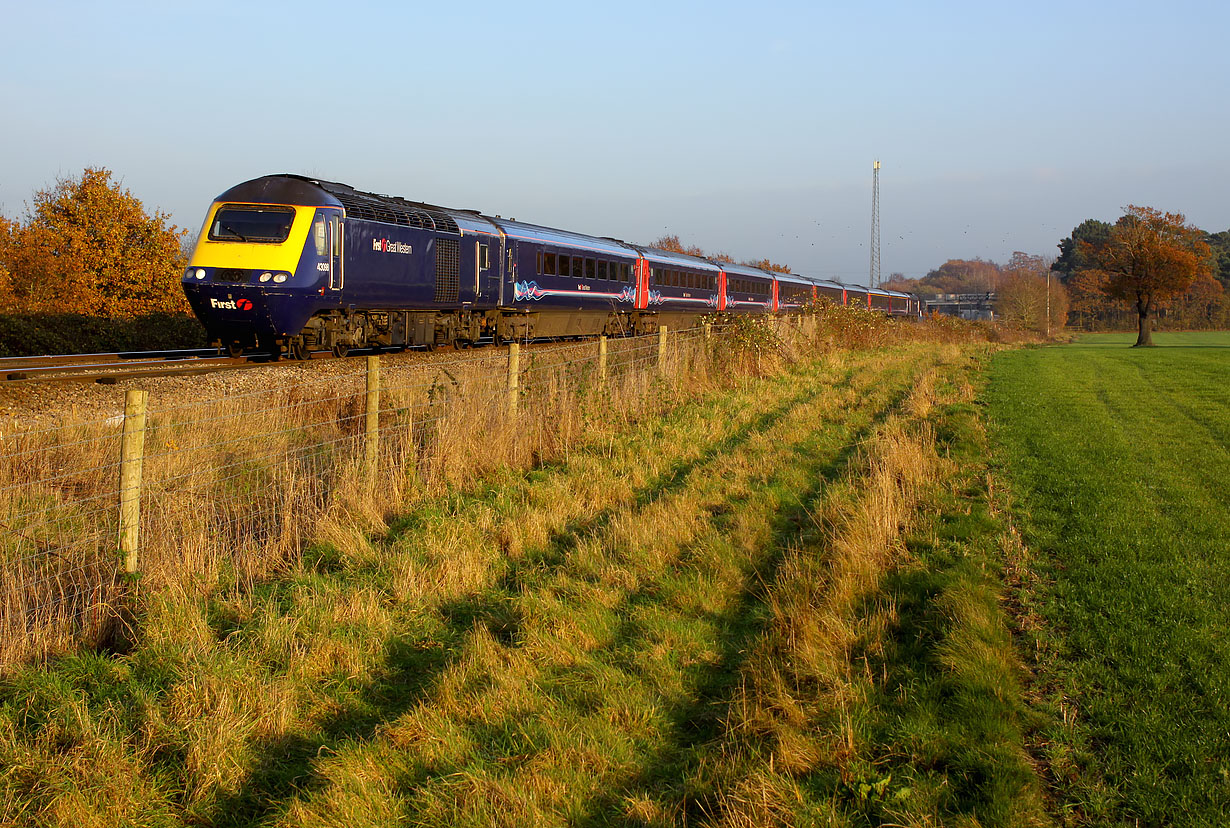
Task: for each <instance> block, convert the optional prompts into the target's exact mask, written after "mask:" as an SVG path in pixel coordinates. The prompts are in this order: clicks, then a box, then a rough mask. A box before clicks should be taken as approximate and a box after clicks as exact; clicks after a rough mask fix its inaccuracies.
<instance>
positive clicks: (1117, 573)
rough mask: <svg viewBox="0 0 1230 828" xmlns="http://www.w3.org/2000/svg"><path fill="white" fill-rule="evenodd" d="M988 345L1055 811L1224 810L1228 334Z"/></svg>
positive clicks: (1137, 816) (1229, 659) (1188, 818)
mask: <svg viewBox="0 0 1230 828" xmlns="http://www.w3.org/2000/svg"><path fill="white" fill-rule="evenodd" d="M1155 339H1156V342H1157V345H1158V346H1159V347H1157V348H1153V349H1131V348H1128V347H1126V346H1127V345H1129V344H1130V343H1131V342H1132V341H1133V337H1131V336H1127V335H1105V336H1087V337H1083V338H1081V339H1080V340H1079V341H1078V342H1077V343H1075V344H1073V345H1070V346H1065V347H1053V348H1042V349H1029V350H1017V351H1010V352H1002V353H1000V354H998V355H997V356H996V358H995V360H994V363H993V369H992V372H991V383H990V389H989V392H988V394H987V400H988V403H989V410H990V414H991V419H992V422H993V435H994V438H995V442H996V451H997V454H996V461H997V463H998V465H999V466H1000V470H1001V471H1002V472H1004V473H1005V474H1006V476H1007V478H1008V479H1009V480H1010V481H1011V489H1012V496H1013V499H1014V507H1013V513H1014V514H1015V515H1016V518H1017V520H1018V521H1019V523H1020V526H1021V529H1022V531H1023V536H1024V541H1025V546H1026V548H1028V549H1029V550H1030V552H1029V553H1028V556H1029V558H1028V559H1027V560H1025V561H1023V562H1022V564H1023V566H1022V567H1020V568H1019V571H1018V573H1017V574H1018V575H1019V576H1020V591H1019V596H1020V598H1021V601H1022V618H1023V626H1024V629H1025V638H1024V641H1025V642H1026V645H1027V647H1028V648H1029V649H1030V650H1032V651H1034V653H1035V654H1036V661H1037V664H1036V668H1037V671H1038V676H1037V684H1036V685H1035V686H1034V687H1033V692H1034V693H1035V694H1036V695H1037V697H1038V698H1037V703H1038V705H1039V706H1040V707H1041V708H1042V709H1044V710H1046V711H1047V712H1049V714H1050V715H1049V717H1048V720H1049V721H1050V722H1051V724H1050V725H1048V726H1047V727H1045V728H1044V729H1043V731H1042V732H1041V733H1039V734H1038V736H1037V739H1036V743H1037V744H1036V746H1037V749H1038V751H1039V752H1040V753H1041V754H1042V755H1043V756H1044V757H1045V759H1046V763H1047V765H1048V772H1049V775H1050V780H1049V782H1050V788H1051V791H1052V795H1053V796H1054V798H1055V802H1054V810H1055V812H1056V813H1058V814H1059V815H1060V816H1061V818H1062V820H1063V821H1065V822H1068V823H1071V824H1077V825H1086V824H1089V825H1150V826H1163V825H1165V826H1171V825H1174V826H1224V825H1227V824H1230V634H1228V631H1230V335H1228V334H1224V333H1219V334H1205V333H1202V334H1157V335H1156V337H1155Z"/></svg>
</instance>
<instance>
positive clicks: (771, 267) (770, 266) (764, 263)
mask: <svg viewBox="0 0 1230 828" xmlns="http://www.w3.org/2000/svg"><path fill="white" fill-rule="evenodd" d="M743 264H745V265H747V266H748V267H758V268H760V269H761V270H767V271H769V272H771V273H789V272H790V265H784V264H778V263H777V262H774V261H771V260H769V259H750V260H749V261H746V262H743Z"/></svg>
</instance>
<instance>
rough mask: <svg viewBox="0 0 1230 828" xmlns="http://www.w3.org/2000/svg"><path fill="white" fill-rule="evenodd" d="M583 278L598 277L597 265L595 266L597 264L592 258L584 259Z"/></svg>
mask: <svg viewBox="0 0 1230 828" xmlns="http://www.w3.org/2000/svg"><path fill="white" fill-rule="evenodd" d="M585 278H586V279H596V278H598V266H597V264H596V263H595V262H594V260H593V259H586V260H585Z"/></svg>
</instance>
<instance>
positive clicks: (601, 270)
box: [598, 260, 606, 280]
mask: <svg viewBox="0 0 1230 828" xmlns="http://www.w3.org/2000/svg"><path fill="white" fill-rule="evenodd" d="M598 278H599V279H603V280H605V279H606V262H605V261H601V260H599V262H598Z"/></svg>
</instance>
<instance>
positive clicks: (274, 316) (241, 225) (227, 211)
mask: <svg viewBox="0 0 1230 828" xmlns="http://www.w3.org/2000/svg"><path fill="white" fill-rule="evenodd" d="M342 216H343V210H342V205H341V202H339V201H338V200H337V199H336V198H334V197H332V196H330V195H329V194H328V193H327V192H325V191H324V190H322V189H321V188H320V187H318V186H315V185H314V184H313V183H311V182H308V181H305V180H301V179H298V178H293V177H289V176H267V177H265V178H260V179H256V180H254V181H249V182H245V183H244V184H240V185H238V186H236V187H232V188H231V189H229V190H227V191H226V192H224V193H222V194H221V195H220V196H218V198H217V199H216V200H215V201H214V203H213V204H212V205H211V206H210V208H209V213H208V214H207V216H206V219H205V226H204V227H203V228H202V230H201V235H200V239H199V240H198V242H197V245H196V249H195V250H194V251H193V254H192V258H191V260H190V263H189V267H188V269H187V271H185V273H184V278H183V284H184V293H185V294H186V295H187V298H188V302H189V303H190V304H191V305H192V309H193V311H194V312H195V313H196V315H197V318H199V319H200V320H201V322H202V323H203V324H204V325H205V328H206V331H207V333H208V336H209V338H210V339H211V340H212V341H215V342H218V343H219V344H221V345H223V346H225V347H227V348H229V349H230V350H231V351H232V352H233V353H237V352H239V351H241V350H247V349H256V350H260V351H264V352H266V353H269V354H272V355H278V354H280V353H282V352H283V351H284V350H286V349H288V348H289V349H291V350H301V349H302V344H303V343H302V337H301V334H302V332H303V331H304V329H305V327H307V326H308V323H309V321H310V320H311V319H312V318H313V317H315V316H317V315H319V314H321V313H325V314H328V313H329V312H331V311H333V312H336V311H337V310H338V309H339V308H340V305H341V301H342V288H343V285H342V280H341V274H342V267H341V257H342V237H341V233H342ZM297 346H298V347H297Z"/></svg>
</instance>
